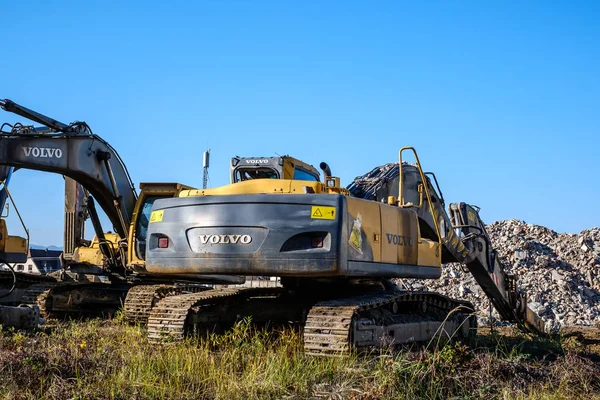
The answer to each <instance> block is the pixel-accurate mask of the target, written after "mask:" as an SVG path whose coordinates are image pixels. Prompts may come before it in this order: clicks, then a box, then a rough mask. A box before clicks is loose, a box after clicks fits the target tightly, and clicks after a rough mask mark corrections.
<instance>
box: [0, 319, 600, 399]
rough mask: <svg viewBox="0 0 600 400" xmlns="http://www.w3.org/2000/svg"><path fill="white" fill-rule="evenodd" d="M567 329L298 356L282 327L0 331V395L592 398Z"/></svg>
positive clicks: (599, 375)
mask: <svg viewBox="0 0 600 400" xmlns="http://www.w3.org/2000/svg"><path fill="white" fill-rule="evenodd" d="M584 353H585V351H584V349H582V348H581V346H579V345H578V343H577V342H576V340H574V339H573V338H569V339H568V340H564V341H561V340H527V338H523V337H516V338H511V339H506V338H503V337H496V336H483V337H481V338H479V339H477V340H475V341H473V342H472V343H469V344H468V345H467V344H461V343H454V344H446V345H443V346H439V347H438V348H436V349H432V350H423V349H417V350H413V351H408V350H404V351H399V352H394V353H392V352H379V353H377V354H370V355H352V356H349V357H345V358H340V359H320V358H311V357H306V356H304V355H303V354H302V351H301V340H300V337H299V335H298V334H297V333H296V332H294V331H291V330H286V331H282V332H276V333H269V332H266V331H262V330H261V331H255V330H253V329H252V327H251V326H250V324H248V321H243V322H241V323H239V324H238V325H237V326H236V327H235V329H233V330H232V331H231V332H229V333H228V334H225V335H222V336H213V337H210V338H206V339H204V340H189V341H186V342H184V343H178V344H169V345H163V346H157V345H153V344H150V343H148V341H147V340H146V338H145V337H144V333H143V331H142V330H141V329H139V328H137V327H130V326H127V325H125V324H123V323H122V322H121V321H119V320H118V319H116V320H112V321H100V320H91V321H85V322H69V323H61V324H59V325H58V326H56V327H55V328H54V329H52V331H51V332H49V333H41V332H40V333H36V334H23V333H19V332H10V331H8V332H7V331H5V332H2V333H0V398H6V399H29V398H36V399H38V398H42V399H67V398H81V399H94V398H102V399H104V398H115V399H136V398H144V399H146V398H150V399H152V398H157V399H184V398H185V399H190V398H199V399H213V398H214V399H238V398H240V399H241V398H244V399H246V398H250V399H252V398H302V399H304V398H311V397H312V398H366V399H379V398H400V399H403V398H406V399H413V398H431V399H433V398H460V399H470V398H486V399H487V398H515V399H521V398H539V399H565V398H594V397H595V398H600V366H599V364H597V363H595V362H593V361H591V360H590V359H589V358H588V357H587V356H586V355H585V354H584Z"/></svg>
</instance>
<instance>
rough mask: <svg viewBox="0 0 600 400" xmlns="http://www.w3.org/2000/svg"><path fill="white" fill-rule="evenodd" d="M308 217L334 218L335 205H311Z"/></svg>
mask: <svg viewBox="0 0 600 400" xmlns="http://www.w3.org/2000/svg"><path fill="white" fill-rule="evenodd" d="M310 217H311V218H315V219H335V207H325V206H312V209H311V211H310Z"/></svg>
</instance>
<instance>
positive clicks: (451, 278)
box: [401, 220, 600, 329]
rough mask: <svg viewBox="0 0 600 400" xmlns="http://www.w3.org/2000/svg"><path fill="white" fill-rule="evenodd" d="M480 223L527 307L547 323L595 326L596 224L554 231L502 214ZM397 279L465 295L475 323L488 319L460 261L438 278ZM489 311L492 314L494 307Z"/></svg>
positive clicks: (599, 270)
mask: <svg viewBox="0 0 600 400" xmlns="http://www.w3.org/2000/svg"><path fill="white" fill-rule="evenodd" d="M486 229H487V231H488V233H489V235H490V238H491V240H492V244H493V246H494V248H495V249H496V250H497V251H498V255H499V257H500V260H501V261H502V263H503V264H504V267H505V269H506V271H507V272H508V273H512V274H515V275H517V278H518V284H519V287H520V288H521V289H523V290H525V291H526V292H527V294H528V295H529V298H528V301H529V306H530V308H532V309H533V310H534V311H536V312H537V313H538V315H540V316H541V317H542V318H543V319H544V321H546V328H547V329H558V328H560V327H563V326H570V325H596V326H600V228H593V229H588V230H584V231H582V232H580V233H579V234H566V233H560V234H559V233H556V232H554V231H552V230H550V229H548V228H545V227H543V226H539V225H533V224H527V223H525V222H523V221H518V220H508V221H499V222H495V223H493V224H491V225H488V226H487V227H486ZM401 284H403V285H405V286H406V287H407V288H410V289H413V290H419V289H420V290H424V289H427V290H431V291H436V292H441V293H443V294H446V295H447V296H450V297H452V298H457V299H465V300H468V301H470V302H472V303H473V304H474V305H475V307H476V308H477V309H478V310H479V314H480V323H487V322H488V320H487V316H489V301H488V300H487V297H486V296H485V294H484V293H483V291H482V290H481V288H480V287H479V285H478V284H477V282H475V279H473V277H472V275H471V274H470V273H469V272H468V271H467V270H466V269H463V267H462V266H461V265H458V264H446V265H444V267H443V272H442V277H441V279H439V280H432V281H414V280H403V281H401ZM492 316H493V317H498V314H497V313H496V312H495V310H494V312H493V313H492Z"/></svg>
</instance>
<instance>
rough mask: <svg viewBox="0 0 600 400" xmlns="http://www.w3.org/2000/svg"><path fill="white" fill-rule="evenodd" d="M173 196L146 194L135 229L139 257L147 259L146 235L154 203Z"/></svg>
mask: <svg viewBox="0 0 600 400" xmlns="http://www.w3.org/2000/svg"><path fill="white" fill-rule="evenodd" d="M165 197H171V196H146V197H145V198H144V203H143V204H142V206H141V207H140V211H139V216H138V220H137V224H136V229H135V238H136V241H135V242H136V246H135V254H136V255H137V257H138V258H139V259H142V260H144V259H146V236H147V235H148V222H149V221H150V213H151V212H152V205H153V204H154V202H155V201H156V200H157V199H162V198H165Z"/></svg>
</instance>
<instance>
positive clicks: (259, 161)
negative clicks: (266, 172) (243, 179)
mask: <svg viewBox="0 0 600 400" xmlns="http://www.w3.org/2000/svg"><path fill="white" fill-rule="evenodd" d="M268 163H269V160H264V159H263V160H246V164H268Z"/></svg>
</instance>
